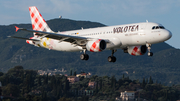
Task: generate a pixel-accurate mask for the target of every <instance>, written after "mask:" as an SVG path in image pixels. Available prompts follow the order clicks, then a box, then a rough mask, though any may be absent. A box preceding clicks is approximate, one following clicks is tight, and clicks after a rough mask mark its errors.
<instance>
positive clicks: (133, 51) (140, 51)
mask: <svg viewBox="0 0 180 101" xmlns="http://www.w3.org/2000/svg"><path fill="white" fill-rule="evenodd" d="M146 51H147V47H146V45H143V46H129V47H128V53H129V54H130V55H134V56H138V55H144V54H145V53H146Z"/></svg>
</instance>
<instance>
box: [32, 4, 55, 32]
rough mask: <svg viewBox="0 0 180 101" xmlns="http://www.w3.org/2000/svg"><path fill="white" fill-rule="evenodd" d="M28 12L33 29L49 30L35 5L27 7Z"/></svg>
mask: <svg viewBox="0 0 180 101" xmlns="http://www.w3.org/2000/svg"><path fill="white" fill-rule="evenodd" d="M29 12H30V16H31V23H32V28H33V30H37V31H44V32H51V29H50V28H49V26H48V25H47V23H46V21H45V20H44V19H43V17H42V15H41V14H40V13H39V11H38V9H37V8H36V7H35V6H33V7H29Z"/></svg>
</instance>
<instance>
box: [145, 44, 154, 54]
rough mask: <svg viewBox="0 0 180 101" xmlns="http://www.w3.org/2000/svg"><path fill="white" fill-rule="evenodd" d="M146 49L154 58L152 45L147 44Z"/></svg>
mask: <svg viewBox="0 0 180 101" xmlns="http://www.w3.org/2000/svg"><path fill="white" fill-rule="evenodd" d="M146 47H147V49H148V56H153V52H151V44H149V43H146Z"/></svg>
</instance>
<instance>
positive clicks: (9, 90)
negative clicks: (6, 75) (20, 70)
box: [2, 84, 20, 97]
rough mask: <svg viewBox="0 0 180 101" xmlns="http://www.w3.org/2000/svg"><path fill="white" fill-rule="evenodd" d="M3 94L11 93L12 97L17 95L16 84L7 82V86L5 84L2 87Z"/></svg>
mask: <svg viewBox="0 0 180 101" xmlns="http://www.w3.org/2000/svg"><path fill="white" fill-rule="evenodd" d="M2 92H3V95H7V96H9V95H12V96H14V97H18V96H19V95H20V89H19V87H18V86H17V85H14V84H8V85H7V86H5V88H3V90H2Z"/></svg>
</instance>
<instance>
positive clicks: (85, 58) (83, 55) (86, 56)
mask: <svg viewBox="0 0 180 101" xmlns="http://www.w3.org/2000/svg"><path fill="white" fill-rule="evenodd" d="M80 59H81V60H88V59H89V55H88V54H81V55H80Z"/></svg>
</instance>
